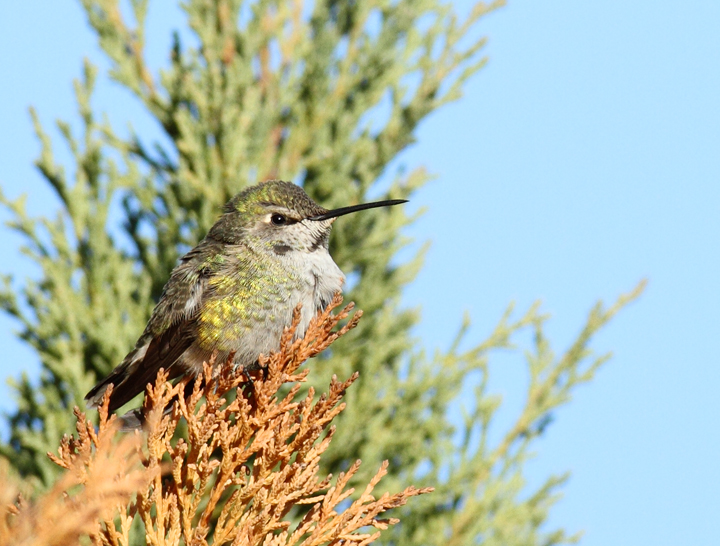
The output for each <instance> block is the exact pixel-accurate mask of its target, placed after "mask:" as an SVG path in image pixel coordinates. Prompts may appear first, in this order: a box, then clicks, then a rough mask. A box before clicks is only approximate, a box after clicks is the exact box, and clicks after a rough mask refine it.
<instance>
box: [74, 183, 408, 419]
mask: <svg viewBox="0 0 720 546" xmlns="http://www.w3.org/2000/svg"><path fill="white" fill-rule="evenodd" d="M406 202H407V201H406V200H404V199H390V200H385V201H376V202H372V203H364V204H360V205H352V206H348V207H342V208H339V209H334V210H327V209H325V208H323V207H321V206H320V205H318V204H317V203H315V202H314V201H313V200H312V199H310V197H308V195H307V194H306V193H305V191H304V190H303V189H302V188H301V187H300V186H297V185H295V184H292V183H290V182H283V181H281V180H271V181H268V182H264V183H261V184H258V185H255V186H250V187H248V188H246V189H245V190H243V191H241V192H240V193H238V194H237V195H235V196H234V197H233V198H232V199H230V201H228V202H227V204H226V205H225V207H224V209H223V213H222V215H221V216H220V218H219V219H218V220H217V221H216V222H215V224H214V225H213V226H212V227H211V228H210V231H209V232H208V234H207V235H206V236H205V238H204V239H203V240H202V241H200V243H198V245H197V246H196V247H195V248H193V249H192V250H190V251H189V252H188V253H187V254H185V255H184V256H183V257H182V258H181V259H180V261H179V263H178V265H177V266H176V267H175V269H173V271H172V272H171V274H170V278H169V280H168V281H167V283H166V284H165V287H164V288H163V291H162V294H161V296H160V299H159V300H158V302H157V305H156V306H155V309H154V310H153V312H152V315H151V316H150V320H149V321H148V323H147V326H146V327H145V330H144V331H143V333H142V335H141V336H140V338H139V339H138V340H137V343H136V344H135V348H134V349H133V350H132V351H130V353H128V355H127V356H126V357H125V359H124V360H123V361H122V362H121V363H120V364H119V365H118V366H117V367H116V368H115V369H114V370H113V371H112V372H110V374H109V375H108V376H107V377H106V378H104V379H103V380H101V381H100V382H99V383H98V384H97V385H95V386H94V387H93V388H92V389H91V390H90V392H88V393H87V395H86V396H85V400H86V401H87V405H88V407H90V408H94V407H97V406H98V405H99V404H100V403H101V402H102V400H103V397H104V395H105V391H106V390H107V388H108V386H109V385H113V389H112V393H111V395H110V401H109V408H108V409H109V411H111V412H113V411H115V410H117V409H118V408H120V407H121V406H123V405H124V404H126V403H127V402H129V401H130V400H131V399H133V398H134V397H135V396H136V395H137V394H139V393H141V392H143V391H144V390H145V386H146V385H147V384H148V383H149V382H152V381H153V380H154V379H155V376H156V375H157V373H158V371H159V370H160V368H163V369H165V371H166V372H167V373H168V374H169V377H168V379H176V378H179V377H184V376H187V375H190V376H191V377H195V376H197V375H198V374H200V373H202V370H203V362H209V361H210V359H211V358H212V357H213V356H214V357H215V362H218V363H224V362H226V361H227V360H228V358H229V357H230V355H231V354H234V357H233V361H232V362H233V365H235V366H240V365H242V366H243V367H244V370H253V369H257V368H258V367H259V364H258V359H259V357H260V355H261V354H265V355H267V354H269V353H270V352H272V351H277V350H278V349H279V348H280V338H281V336H282V333H283V330H284V329H285V328H286V327H287V326H290V324H291V322H292V316H293V311H294V310H295V308H296V307H297V306H298V304H302V308H301V312H300V323H299V325H298V327H297V329H296V331H295V337H296V338H300V337H302V336H304V335H305V332H306V331H307V328H308V326H309V324H310V320H311V319H312V317H313V316H315V314H316V313H317V312H318V311H321V310H323V309H325V308H326V307H327V305H328V304H329V303H330V301H331V300H332V298H333V296H334V295H335V294H336V293H337V292H339V291H340V290H341V288H342V285H343V283H344V281H345V276H344V275H343V273H342V271H340V268H339V267H338V266H337V264H335V262H334V261H333V259H332V257H331V256H330V253H329V251H328V244H329V240H330V230H331V227H332V224H333V222H334V221H335V220H336V219H337V218H338V217H339V216H343V215H345V214H349V213H351V212H356V211H360V210H365V209H370V208H375V207H387V206H392V205H398V204H400V203H406ZM130 413H133V412H130ZM129 415H130V414H128V416H129ZM136 416H137V413H136ZM134 421H135V423H136V426H137V425H139V424H141V422H137V418H136V419H135V420H134ZM130 422H133V419H132V418H130V417H128V420H127V421H126V424H127V423H130ZM128 428H132V425H130V426H129V427H128Z"/></svg>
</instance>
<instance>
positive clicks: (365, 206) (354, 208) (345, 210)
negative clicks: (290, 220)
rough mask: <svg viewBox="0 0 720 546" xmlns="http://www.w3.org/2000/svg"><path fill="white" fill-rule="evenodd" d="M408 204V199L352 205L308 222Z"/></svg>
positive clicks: (318, 216)
mask: <svg viewBox="0 0 720 546" xmlns="http://www.w3.org/2000/svg"><path fill="white" fill-rule="evenodd" d="M402 203H407V199H388V200H386V201H375V202H374V203H363V204H362V205H352V206H349V207H342V208H339V209H335V210H329V211H327V212H325V213H323V214H318V215H317V216H310V217H309V218H308V220H329V219H330V218H337V217H338V216H343V215H344V214H350V213H351V212H357V211H359V210H365V209H374V208H376V207H392V206H393V205H400V204H402Z"/></svg>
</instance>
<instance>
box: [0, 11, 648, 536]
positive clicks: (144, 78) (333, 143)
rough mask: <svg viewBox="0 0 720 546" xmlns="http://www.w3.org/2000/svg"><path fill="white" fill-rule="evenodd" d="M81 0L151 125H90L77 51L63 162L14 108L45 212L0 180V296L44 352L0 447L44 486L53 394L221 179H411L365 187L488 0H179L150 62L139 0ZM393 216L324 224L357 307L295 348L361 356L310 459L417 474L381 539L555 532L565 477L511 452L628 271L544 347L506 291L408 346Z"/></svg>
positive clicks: (462, 73) (431, 97)
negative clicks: (484, 328)
mask: <svg viewBox="0 0 720 546" xmlns="http://www.w3.org/2000/svg"><path fill="white" fill-rule="evenodd" d="M82 3H83V6H84V8H85V10H86V13H87V16H88V19H89V22H90V25H91V26H92V28H93V29H94V31H95V32H96V34H97V36H98V39H99V42H100V45H101V47H102V49H103V51H104V52H105V53H106V54H107V56H108V57H109V59H110V60H111V65H112V70H111V77H112V78H113V79H114V80H115V81H116V82H118V83H120V84H121V85H122V86H124V87H125V88H126V89H127V90H128V92H130V93H131V94H133V95H134V96H135V97H136V98H137V99H138V100H139V101H140V102H141V103H142V104H143V105H144V106H145V107H146V109H147V111H148V112H149V113H150V115H151V116H153V117H154V118H155V119H156V120H157V122H158V123H159V125H160V126H161V127H162V130H163V131H164V133H165V137H166V138H164V139H163V141H162V142H147V141H146V140H145V139H144V138H143V136H142V135H138V134H132V135H131V136H130V137H129V138H125V137H123V136H120V135H119V134H118V133H117V132H116V131H115V130H114V129H113V128H112V127H111V126H109V125H108V124H107V123H106V122H102V123H100V122H98V121H97V116H96V115H95V113H94V112H93V109H92V107H91V104H90V102H91V94H92V89H93V83H94V80H95V69H94V68H93V67H92V66H90V65H88V64H86V66H85V70H84V78H83V80H82V81H81V82H79V83H77V84H76V93H77V100H78V105H79V114H80V116H79V117H80V119H81V122H82V123H81V129H82V130H81V132H80V134H79V135H74V134H72V131H71V127H70V125H69V124H65V123H60V125H59V127H60V130H61V132H62V134H63V135H64V137H65V139H66V141H67V144H68V145H69V147H70V149H71V150H72V153H73V158H74V163H75V169H74V172H73V173H72V174H68V173H66V172H65V171H64V169H63V168H62V167H61V166H60V165H59V164H58V163H57V162H56V161H55V160H54V158H53V153H52V144H51V142H50V139H49V137H48V136H47V135H46V133H45V132H44V131H43V129H42V127H41V125H40V123H39V122H38V120H37V116H34V121H35V128H36V131H37V134H38V137H39V139H40V141H41V145H42V152H41V155H40V158H39V159H38V161H37V165H38V167H39V169H40V171H41V173H42V175H43V176H44V178H45V179H46V180H47V182H48V184H49V187H51V188H52V189H53V190H54V192H55V193H56V194H57V196H58V197H59V199H60V202H61V208H60V210H59V211H58V215H57V217H56V218H55V219H46V218H39V219H35V218H30V217H29V216H28V215H27V214H26V212H25V209H24V200H23V199H22V198H21V199H18V200H11V199H9V198H8V197H7V196H4V195H2V194H0V199H2V202H3V203H4V204H5V205H6V206H7V207H9V209H10V210H11V211H12V214H13V217H12V220H11V222H10V226H11V228H12V229H14V230H17V231H19V232H20V233H21V234H22V235H23V236H24V238H25V241H26V245H25V248H24V250H25V251H26V253H27V255H28V256H29V257H30V259H32V260H34V261H35V262H36V263H37V264H38V265H39V266H40V270H41V272H42V273H41V276H40V279H39V280H37V281H32V280H27V281H25V283H24V286H23V288H22V290H21V291H20V293H19V294H18V293H16V292H15V291H14V289H13V286H12V285H11V282H10V279H9V277H8V278H6V284H5V288H4V289H3V290H2V292H0V306H1V307H2V309H4V310H5V312H7V313H9V314H10V315H12V316H14V317H16V318H17V320H18V321H20V323H21V324H22V333H21V335H22V338H23V339H24V340H25V341H26V342H27V343H29V344H30V345H31V346H32V347H33V348H34V349H35V350H36V351H37V354H38V357H39V359H40V361H41V364H42V375H41V379H40V384H39V386H38V384H37V381H35V380H34V379H31V378H28V377H22V378H20V379H19V380H17V381H16V383H15V388H16V391H17V397H18V398H17V400H18V407H17V411H16V412H15V413H14V414H13V415H12V416H11V417H10V426H11V438H10V441H9V443H8V444H7V445H3V446H1V448H0V449H1V451H2V453H3V454H4V455H5V456H7V457H9V458H10V460H11V462H12V464H13V465H14V467H15V468H16V469H17V471H19V472H20V473H21V474H23V475H26V476H34V477H37V478H38V479H39V480H40V481H41V482H43V483H45V484H49V483H51V482H52V480H53V478H54V475H55V472H56V471H55V469H54V467H53V465H52V464H51V463H50V462H49V461H48V460H47V457H46V455H45V454H46V452H47V451H49V450H53V449H54V448H55V447H56V446H57V444H58V441H59V439H60V437H61V436H62V434H64V433H66V432H69V431H71V430H72V427H73V423H74V418H73V415H72V412H71V408H72V407H73V406H75V405H80V406H82V405H83V400H82V397H83V395H84V394H85V393H86V392H87V391H88V389H89V388H90V387H91V386H92V385H93V383H94V381H95V379H96V377H98V376H101V375H104V374H106V373H107V372H108V371H109V370H110V369H112V368H113V367H114V366H115V365H116V364H117V363H118V362H120V360H121V359H122V358H123V357H124V356H125V354H126V353H127V351H128V350H129V349H130V348H131V347H132V346H133V344H134V342H135V340H136V339H137V336H138V335H139V334H140V332H141V331H142V329H143V327H144V325H145V322H146V320H147V318H148V317H149V314H150V311H151V310H152V307H153V303H154V301H155V299H156V298H157V297H158V296H159V294H160V291H161V289H162V286H163V284H164V283H165V281H166V280H167V278H168V275H169V272H170V270H171V269H172V268H173V267H174V265H175V263H176V261H177V258H178V256H179V255H180V254H181V253H182V252H183V251H184V250H186V249H187V248H188V247H190V246H193V245H194V244H195V243H196V242H197V241H198V240H199V239H200V238H201V237H202V236H203V235H204V234H205V232H206V231H207V229H208V228H209V227H210V226H211V225H212V223H213V222H214V220H215V219H216V217H217V215H218V213H219V211H220V209H221V206H222V205H223V203H224V202H225V201H226V200H227V199H228V198H230V197H231V196H232V195H234V194H235V193H236V192H237V191H239V190H240V189H242V188H243V187H245V186H247V185H249V184H254V183H257V182H259V181H262V180H267V179H271V178H282V179H285V180H293V181H295V182H297V183H300V184H302V185H303V186H304V187H305V189H306V191H307V192H308V193H309V195H310V196H311V197H312V198H314V199H315V200H316V201H318V202H319V203H321V204H322V205H323V206H325V207H327V208H334V207H339V206H344V205H348V204H354V203H358V202H362V201H364V200H367V194H368V192H369V191H370V190H375V191H374V194H373V197H374V198H376V199H384V198H409V197H411V196H412V195H413V192H414V191H415V190H416V189H417V188H418V187H420V186H421V185H422V184H423V183H424V182H425V181H426V180H427V175H426V174H425V172H424V171H423V170H422V169H421V168H418V169H417V170H414V171H412V172H410V173H409V174H407V175H403V174H398V175H397V176H396V177H395V178H394V180H393V181H392V183H390V184H389V186H387V187H384V191H383V192H382V194H381V195H378V191H377V190H378V188H377V183H378V179H379V177H380V176H381V175H383V176H384V177H386V178H388V173H387V172H386V171H387V168H388V164H389V162H390V161H391V160H392V159H393V158H395V157H396V156H397V155H398V154H399V153H400V152H401V151H402V150H403V149H405V148H406V147H407V146H409V145H410V144H412V142H413V138H414V132H415V129H416V127H417V125H418V124H419V123H420V122H421V121H422V120H423V118H424V117H425V116H427V115H428V114H429V113H431V112H433V111H434V110H436V109H437V108H439V107H440V106H442V105H443V104H445V103H447V102H450V101H453V100H456V99H458V98H459V97H460V94H461V90H462V86H463V84H464V83H465V81H466V80H467V78H469V77H470V76H472V75H473V74H475V73H476V72H477V70H478V69H479V68H480V67H481V66H482V64H483V57H482V56H481V49H482V46H483V44H484V39H483V38H480V37H478V36H477V34H478V28H477V23H478V21H479V20H480V19H481V18H482V17H483V16H484V15H486V14H487V13H489V12H490V11H492V10H494V9H496V8H497V7H499V5H501V4H502V2H495V3H492V4H489V5H485V4H482V3H478V4H477V5H476V6H475V8H474V9H473V10H472V11H471V13H470V14H469V15H468V16H467V18H465V19H463V20H459V19H458V18H457V17H456V16H455V14H454V12H453V10H452V8H451V7H449V6H447V5H445V4H443V3H441V2H439V1H438V0H394V1H388V0H362V1H334V0H318V1H316V2H314V3H309V4H308V5H305V4H304V3H303V2H302V1H301V0H297V1H278V0H276V1H269V0H268V1H264V0H258V1H255V2H251V3H249V4H244V3H243V2H242V1H241V0H188V1H187V2H186V3H185V4H184V9H185V11H186V13H187V22H188V25H189V28H190V29H191V30H192V33H193V34H194V39H193V40H190V43H184V42H183V41H182V40H181V39H180V37H179V34H176V35H175V38H174V45H173V48H172V51H171V52H170V56H169V58H170V61H169V65H168V66H167V67H166V69H164V70H163V71H161V72H160V73H159V74H157V73H154V72H153V71H152V70H151V69H150V68H149V67H148V65H147V63H146V59H145V56H144V40H145V34H144V32H145V27H144V19H145V15H146V11H147V7H148V3H147V0H131V2H130V5H131V8H132V13H130V14H125V13H122V12H121V10H120V5H119V4H120V3H119V0H82ZM241 10H242V13H243V16H242V17H241V15H240V14H241ZM129 21H132V23H131V22H129ZM377 119H382V120H384V121H383V123H381V124H378V123H377ZM373 120H374V121H373ZM371 122H372V123H371ZM391 174H392V173H391ZM118 200H121V201H122V204H123V207H122V214H123V219H124V222H125V230H126V234H125V235H127V236H128V238H129V240H130V241H131V242H132V244H131V245H128V244H121V243H120V242H119V241H118V238H119V235H120V234H118V233H117V229H115V228H113V226H112V224H111V223H110V222H109V220H108V214H109V211H110V210H111V207H112V206H113V203H117V202H118ZM412 221H414V218H409V217H408V216H407V215H406V214H405V212H404V210H403V208H402V207H393V208H391V209H374V210H369V211H366V212H364V213H363V214H357V215H351V216H348V217H346V218H343V221H342V222H338V223H337V224H336V225H335V227H334V229H333V238H332V241H331V253H332V254H333V256H334V257H335V260H336V261H337V263H338V265H339V266H340V267H341V268H342V269H343V271H345V272H346V273H351V274H352V278H353V279H354V282H353V284H352V286H351V287H350V289H349V290H348V294H347V297H348V299H352V300H354V301H355V302H357V304H358V306H359V307H360V308H361V309H363V310H364V312H365V318H364V319H363V320H362V321H361V322H360V326H359V327H358V328H357V329H356V330H355V331H354V332H353V333H352V334H351V335H348V336H346V337H345V338H344V339H342V340H341V341H340V342H338V343H337V344H336V345H334V346H333V348H332V355H331V357H330V358H326V359H325V360H320V361H318V362H312V363H310V365H312V366H315V367H317V373H313V374H312V375H311V378H312V379H313V381H314V382H316V383H317V384H327V381H328V378H329V376H330V375H332V374H333V373H335V374H337V375H338V376H339V377H341V378H345V377H347V376H349V375H350V374H351V373H352V372H353V371H355V370H358V371H360V380H359V381H358V383H357V384H356V386H355V388H354V389H353V391H352V392H349V393H348V398H347V403H348V409H347V410H346V411H345V412H344V420H345V421H344V423H345V424H344V425H342V426H339V427H338V432H337V435H336V440H335V441H334V442H333V444H332V447H331V449H330V451H329V453H328V455H329V458H328V460H329V461H330V466H331V468H330V469H329V470H332V471H333V472H337V471H338V470H341V469H344V468H347V467H348V466H349V464H350V463H351V462H353V461H354V460H355V459H357V458H361V459H363V461H364V462H366V463H367V464H364V465H363V468H365V469H366V470H365V472H370V471H371V470H372V469H374V468H376V467H377V466H378V463H379V461H381V460H384V459H389V460H390V474H389V475H388V477H387V478H386V480H385V482H384V484H385V485H386V486H387V488H388V489H391V490H400V489H401V488H402V486H404V485H406V484H407V483H409V481H410V480H412V482H413V483H415V485H418V486H425V485H432V486H434V487H436V489H437V491H436V492H435V493H434V494H432V495H426V496H424V497H422V498H421V499H416V502H414V503H411V504H410V505H408V506H407V507H404V508H403V509H402V510H403V511H404V512H405V514H404V515H403V516H402V517H403V519H402V525H400V526H396V527H394V528H393V529H392V531H389V532H387V533H386V534H385V535H384V540H386V541H390V542H393V543H395V544H397V545H410V544H438V545H439V544H451V545H456V544H471V543H483V544H487V545H494V544H556V543H563V542H567V541H569V540H571V539H572V537H568V536H567V535H566V534H565V533H564V532H563V531H555V532H549V531H545V532H541V530H540V526H541V524H542V523H543V521H545V519H546V515H547V512H548V509H549V507H550V506H551V505H552V503H553V501H554V499H555V498H556V496H557V490H558V486H559V485H560V484H561V483H562V482H563V480H564V479H565V478H564V477H550V478H548V479H547V481H546V482H545V484H544V485H543V486H542V487H540V488H539V489H537V490H531V491H529V490H528V489H527V487H526V486H525V482H524V478H523V466H524V462H525V460H526V459H527V457H528V453H529V449H530V446H531V444H533V442H534V441H535V440H536V439H537V438H538V437H539V436H540V435H541V434H542V432H543V430H544V428H545V425H546V424H547V423H548V419H549V415H550V412H551V411H552V410H554V409H555V408H557V407H558V406H559V405H561V404H563V403H565V402H567V401H568V400H569V398H570V396H571V393H572V391H573V389H574V388H575V386H577V385H578V384H580V383H583V382H586V381H589V380H590V379H591V378H592V376H593V374H594V372H595V371H596V369H597V368H598V366H600V365H601V364H602V362H603V361H604V357H600V358H595V357H592V355H591V354H590V351H589V349H588V343H589V341H590V339H591V337H592V335H593V334H594V333H595V332H596V331H597V330H598V329H599V328H600V327H602V326H603V325H604V324H605V323H606V322H607V321H608V320H609V319H610V318H611V317H612V316H613V315H614V314H615V313H616V312H617V311H618V309H619V308H620V307H622V305H624V304H625V303H626V302H627V301H629V300H630V299H632V298H633V297H635V296H636V295H637V293H638V292H639V289H638V290H636V291H634V292H633V293H631V294H629V295H627V296H624V297H622V298H620V299H619V300H618V302H617V303H616V304H615V305H613V306H611V307H609V308H604V307H602V306H601V305H598V306H596V307H595V308H594V309H593V310H592V311H591V313H590V316H589V318H588V321H587V323H586V325H585V326H584V327H583V328H582V329H581V333H580V335H579V336H578V338H577V340H576V342H575V343H574V344H573V345H572V346H571V347H570V349H568V350H567V351H565V352H564V353H562V354H559V355H556V354H555V353H554V352H553V351H552V350H551V349H550V346H549V343H548V341H547V340H546V339H545V337H544V335H543V325H544V321H545V320H546V317H544V316H543V315H541V314H540V313H539V311H538V309H537V308H536V307H533V308H531V309H530V310H529V311H527V313H525V314H524V315H522V316H520V317H516V316H515V315H514V314H512V313H511V310H509V311H508V313H507V314H506V315H505V316H503V317H502V318H501V320H500V322H499V323H498V326H497V327H496V329H495V330H494V331H493V332H492V333H491V334H490V335H489V336H488V338H487V339H486V340H484V341H483V342H481V343H479V344H478V345H476V346H475V347H474V348H472V349H470V350H468V351H460V350H459V345H460V341H461V339H462V337H463V333H464V330H463V332H461V333H460V334H459V335H458V339H457V341H456V343H455V344H454V345H453V346H452V347H451V348H450V350H449V351H448V352H446V353H439V354H436V355H434V356H433V357H428V356H426V355H425V354H424V353H423V352H422V350H421V349H420V348H418V346H417V343H416V340H413V339H412V338H411V337H410V329H411V327H412V326H413V325H414V324H415V323H416V322H417V321H418V320H419V313H418V311H417V310H408V309H404V308H402V307H401V306H400V305H399V298H400V294H401V291H402V288H403V286H405V285H406V284H407V283H408V282H410V281H411V280H412V279H413V278H414V276H415V274H416V273H417V271H418V269H419V267H420V266H421V262H422V252H420V253H418V254H417V255H416V256H414V257H413V258H412V259H410V260H408V261H406V262H404V263H401V264H398V263H396V261H395V260H394V258H395V256H396V255H397V253H398V251H399V250H400V249H401V248H403V246H405V245H406V244H407V243H408V241H407V240H406V239H405V238H404V237H403V236H402V235H401V230H402V228H403V227H405V226H407V225H408V224H409V223H410V222H412ZM26 310H27V311H26ZM527 331H531V332H532V333H533V334H534V343H533V344H532V346H531V347H526V348H525V352H526V354H527V357H526V360H527V369H528V373H529V377H530V381H529V389H528V392H527V398H526V405H525V407H524V409H523V411H522V412H521V414H520V415H519V416H518V418H517V420H516V422H515V423H514V424H513V426H512V427H510V428H509V429H508V430H507V431H506V432H505V434H504V435H503V436H502V439H501V440H500V442H499V443H493V442H491V441H490V439H489V438H488V429H489V426H490V424H491V422H492V420H493V418H494V417H495V416H496V412H497V410H498V407H499V405H500V399H499V398H498V397H497V396H494V395H492V393H489V392H488V391H487V380H488V373H489V360H490V358H491V356H492V353H493V351H495V350H498V349H508V348H512V347H514V340H515V339H518V338H522V336H523V332H527ZM473 378H475V379H473ZM478 378H479V379H478ZM468 383H472V384H476V385H477V387H476V391H475V402H474V405H473V407H471V408H469V409H468V410H467V415H466V418H465V423H464V425H463V426H462V427H461V430H457V429H456V427H454V426H453V425H452V424H451V422H450V419H449V416H448V408H449V405H450V404H451V403H453V402H456V401H457V400H458V396H459V394H460V390H461V388H462V387H463V385H466V384H468ZM471 437H473V438H479V442H472V441H471ZM369 478H370V476H368V475H364V474H362V472H361V473H359V474H358V475H357V479H358V480H359V481H367V480H368V479H369Z"/></svg>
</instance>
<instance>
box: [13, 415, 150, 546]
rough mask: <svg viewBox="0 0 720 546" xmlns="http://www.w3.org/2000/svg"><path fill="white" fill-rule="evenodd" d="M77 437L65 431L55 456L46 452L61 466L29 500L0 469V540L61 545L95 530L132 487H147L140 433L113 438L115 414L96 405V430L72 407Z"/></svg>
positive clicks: (126, 498)
mask: <svg viewBox="0 0 720 546" xmlns="http://www.w3.org/2000/svg"><path fill="white" fill-rule="evenodd" d="M75 415H76V416H77V438H70V437H68V436H66V437H65V438H64V439H63V442H62V444H61V446H60V449H59V455H52V454H50V453H48V456H49V457H50V458H51V459H52V460H53V461H54V462H56V463H57V464H58V465H60V466H62V467H63V468H65V469H67V471H66V472H65V474H63V475H62V477H61V478H60V479H59V480H58V481H57V483H55V485H54V486H53V487H52V488H51V489H50V491H48V492H47V493H45V494H44V495H42V496H41V497H39V498H38V499H36V500H35V501H34V502H32V503H30V502H27V501H25V500H24V498H23V497H22V496H21V495H20V494H19V490H20V488H21V484H19V483H17V484H16V483H13V480H12V478H11V477H10V476H9V475H8V472H7V468H6V467H3V468H2V469H0V483H2V487H0V506H3V507H5V510H4V513H3V517H2V518H0V544H1V545H3V546H4V545H13V546H18V545H22V546H31V545H32V546H66V545H70V544H78V543H79V540H80V537H81V536H87V535H93V534H96V533H97V530H98V522H99V521H102V520H106V519H108V518H112V517H113V513H114V512H116V511H117V509H118V507H119V506H124V505H126V504H127V503H128V501H129V500H130V498H131V497H132V496H133V495H134V494H135V492H136V491H138V490H141V489H144V488H146V487H147V486H148V483H149V481H150V480H151V479H152V477H153V473H152V472H153V471H152V470H151V469H149V468H147V467H145V466H143V465H142V464H141V459H140V456H139V454H140V443H141V442H140V440H141V438H140V436H139V435H133V436H129V435H123V436H121V437H120V439H119V441H116V440H117V436H118V435H117V431H118V426H117V422H116V421H117V419H116V418H115V416H112V417H110V418H108V415H107V411H106V408H104V409H101V410H100V419H101V421H102V422H103V426H102V427H100V429H99V430H98V431H97V432H96V431H95V427H94V426H93V424H92V423H91V422H90V421H87V420H86V419H85V416H84V415H83V414H82V413H81V412H80V411H79V410H77V408H76V409H75Z"/></svg>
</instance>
